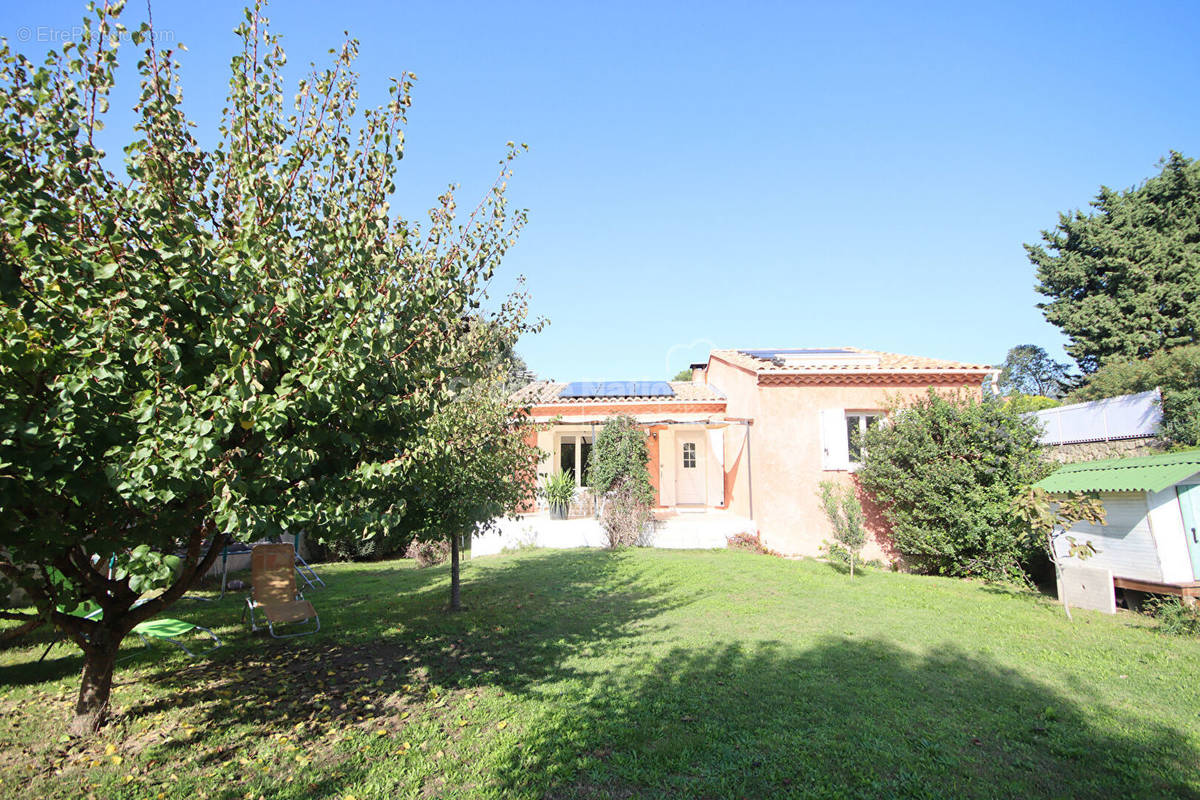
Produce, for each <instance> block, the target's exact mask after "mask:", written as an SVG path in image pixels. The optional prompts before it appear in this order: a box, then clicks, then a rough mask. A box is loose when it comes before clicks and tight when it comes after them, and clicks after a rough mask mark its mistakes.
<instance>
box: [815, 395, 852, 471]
mask: <svg viewBox="0 0 1200 800" xmlns="http://www.w3.org/2000/svg"><path fill="white" fill-rule="evenodd" d="M821 469H824V470H848V469H850V440H849V438H848V437H847V435H846V412H845V410H844V409H841V408H828V409H825V410H823V411H822V412H821Z"/></svg>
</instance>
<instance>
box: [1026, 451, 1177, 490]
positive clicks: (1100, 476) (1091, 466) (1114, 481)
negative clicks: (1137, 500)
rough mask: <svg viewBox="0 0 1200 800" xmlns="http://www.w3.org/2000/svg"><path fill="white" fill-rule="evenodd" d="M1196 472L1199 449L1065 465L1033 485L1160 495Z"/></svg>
mask: <svg viewBox="0 0 1200 800" xmlns="http://www.w3.org/2000/svg"><path fill="white" fill-rule="evenodd" d="M1197 472H1200V450H1188V451H1186V452H1183V453H1163V454H1162V455H1155V456H1137V457H1134V458H1110V459H1107V460H1105V461H1083V462H1080V463H1078V464H1065V465H1063V466H1062V467H1059V468H1058V470H1056V471H1055V472H1054V473H1053V474H1052V475H1050V476H1049V477H1047V478H1043V479H1042V480H1040V481H1038V482H1037V483H1036V484H1034V485H1035V486H1037V487H1038V488H1039V489H1045V490H1046V491H1047V492H1051V493H1065V492H1138V491H1144V492H1161V491H1162V490H1163V489H1166V488H1167V487H1169V486H1172V485H1174V484H1176V483H1178V482H1179V481H1182V480H1184V479H1185V478H1189V477H1191V476H1192V475H1195V474H1196V473H1197Z"/></svg>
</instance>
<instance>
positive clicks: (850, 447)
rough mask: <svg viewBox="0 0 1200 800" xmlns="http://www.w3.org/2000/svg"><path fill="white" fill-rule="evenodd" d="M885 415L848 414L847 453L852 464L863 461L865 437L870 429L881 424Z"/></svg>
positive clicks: (873, 413)
mask: <svg viewBox="0 0 1200 800" xmlns="http://www.w3.org/2000/svg"><path fill="white" fill-rule="evenodd" d="M881 419H883V414H880V413H879V412H878V411H867V412H854V413H848V414H846V441H847V453H849V455H850V463H851V464H859V463H861V462H862V460H863V454H864V453H865V452H866V451H865V450H864V449H863V437H864V436H866V434H867V431H868V430H869V429H870V428H873V427H875V426H876V425H877V424H879V421H880V420H881Z"/></svg>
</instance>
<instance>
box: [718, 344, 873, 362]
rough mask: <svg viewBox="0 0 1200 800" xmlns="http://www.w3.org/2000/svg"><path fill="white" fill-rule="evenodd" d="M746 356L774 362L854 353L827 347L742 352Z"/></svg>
mask: <svg viewBox="0 0 1200 800" xmlns="http://www.w3.org/2000/svg"><path fill="white" fill-rule="evenodd" d="M739 352H741V353H743V354H744V355H748V356H750V357H752V358H765V359H766V360H767V361H774V360H775V359H777V358H779V357H780V356H844V355H848V354H850V353H853V352H854V351H853V350H847V349H846V348H844V347H832V348H829V347H826V348H819V347H818V348H807V349H806V348H799V349H793V350H741V351H739Z"/></svg>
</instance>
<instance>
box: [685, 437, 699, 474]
mask: <svg viewBox="0 0 1200 800" xmlns="http://www.w3.org/2000/svg"><path fill="white" fill-rule="evenodd" d="M683 468H684V469H695V468H696V443H695V442H684V443H683Z"/></svg>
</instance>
